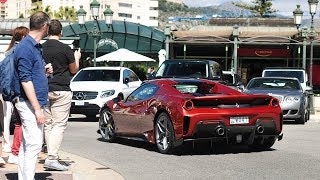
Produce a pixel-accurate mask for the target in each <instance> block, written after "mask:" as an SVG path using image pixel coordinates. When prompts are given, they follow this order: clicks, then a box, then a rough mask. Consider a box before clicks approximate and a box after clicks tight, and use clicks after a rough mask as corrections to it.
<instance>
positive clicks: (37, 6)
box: [29, 1, 53, 18]
mask: <svg viewBox="0 0 320 180" xmlns="http://www.w3.org/2000/svg"><path fill="white" fill-rule="evenodd" d="M34 5H35V7H34V8H32V9H31V10H29V14H34V13H36V12H39V11H43V12H45V13H47V14H48V16H49V17H50V18H51V17H52V15H53V13H52V11H51V7H50V6H46V7H45V8H44V9H43V7H42V2H41V1H36V2H35V3H34Z"/></svg>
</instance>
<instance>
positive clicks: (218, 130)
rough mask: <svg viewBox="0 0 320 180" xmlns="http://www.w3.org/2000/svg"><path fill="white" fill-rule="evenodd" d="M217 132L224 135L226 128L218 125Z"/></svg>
mask: <svg viewBox="0 0 320 180" xmlns="http://www.w3.org/2000/svg"><path fill="white" fill-rule="evenodd" d="M216 133H217V134H218V135H219V136H223V135H224V128H222V127H218V128H217V129H216Z"/></svg>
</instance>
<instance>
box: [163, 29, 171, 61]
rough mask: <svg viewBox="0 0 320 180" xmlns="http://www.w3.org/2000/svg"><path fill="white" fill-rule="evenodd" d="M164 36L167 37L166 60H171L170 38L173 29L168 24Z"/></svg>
mask: <svg viewBox="0 0 320 180" xmlns="http://www.w3.org/2000/svg"><path fill="white" fill-rule="evenodd" d="M163 33H164V35H165V36H166V41H165V43H166V59H169V42H170V36H171V29H170V25H169V24H167V25H166V26H165V28H164V32H163Z"/></svg>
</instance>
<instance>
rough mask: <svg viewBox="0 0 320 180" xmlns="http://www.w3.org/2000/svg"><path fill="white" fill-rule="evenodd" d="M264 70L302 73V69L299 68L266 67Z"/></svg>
mask: <svg viewBox="0 0 320 180" xmlns="http://www.w3.org/2000/svg"><path fill="white" fill-rule="evenodd" d="M264 70H284V71H285V70H301V71H303V70H304V69H303V68H300V67H266V68H265V69H264Z"/></svg>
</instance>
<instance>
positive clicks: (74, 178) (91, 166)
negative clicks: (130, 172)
mask: <svg viewBox="0 0 320 180" xmlns="http://www.w3.org/2000/svg"><path fill="white" fill-rule="evenodd" d="M8 156H9V153H5V152H4V153H3V157H4V160H5V161H7V160H8ZM59 156H60V158H61V160H60V161H61V163H65V164H67V165H69V170H68V171H47V170H45V169H44V168H43V164H44V160H45V157H46V155H45V154H44V153H42V152H41V153H40V154H39V158H38V162H37V164H36V175H35V179H37V180H47V179H53V180H101V179H111V180H124V178H123V177H122V176H121V175H120V174H119V173H117V172H115V171H114V170H112V169H110V168H108V167H106V166H103V165H101V164H99V163H96V162H94V161H91V160H89V159H86V158H83V157H80V156H77V155H75V154H71V153H67V152H63V151H59ZM0 179H1V180H2V179H3V180H5V179H10V180H18V173H17V165H15V164H6V165H5V166H4V167H2V168H0Z"/></svg>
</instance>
